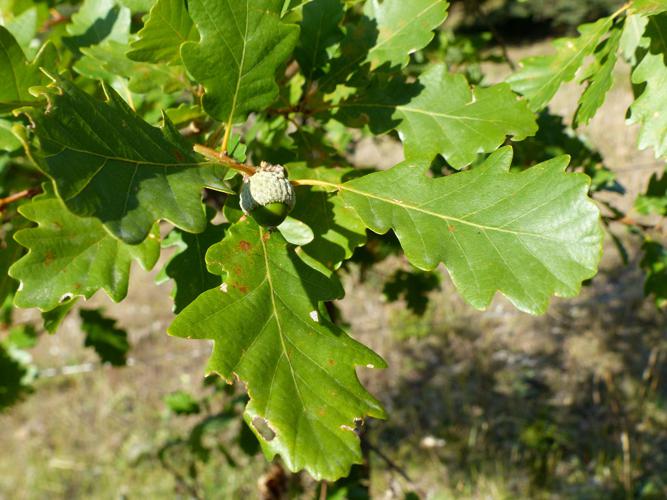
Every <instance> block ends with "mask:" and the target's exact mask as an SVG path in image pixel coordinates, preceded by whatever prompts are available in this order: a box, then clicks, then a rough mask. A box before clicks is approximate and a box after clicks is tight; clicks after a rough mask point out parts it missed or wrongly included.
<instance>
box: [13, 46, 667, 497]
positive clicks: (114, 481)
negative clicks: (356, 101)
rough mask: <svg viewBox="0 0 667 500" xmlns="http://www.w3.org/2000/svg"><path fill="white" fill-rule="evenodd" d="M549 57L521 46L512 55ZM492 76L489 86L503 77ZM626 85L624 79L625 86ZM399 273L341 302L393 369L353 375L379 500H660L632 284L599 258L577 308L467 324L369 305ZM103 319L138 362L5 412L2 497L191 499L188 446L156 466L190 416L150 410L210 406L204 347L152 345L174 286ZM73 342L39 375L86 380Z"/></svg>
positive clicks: (601, 131)
mask: <svg viewBox="0 0 667 500" xmlns="http://www.w3.org/2000/svg"><path fill="white" fill-rule="evenodd" d="M543 50H545V47H544V45H541V46H537V47H530V48H526V49H524V48H518V49H513V50H512V55H513V57H515V58H516V59H519V58H520V57H523V56H524V55H526V54H527V53H530V52H540V51H543ZM487 69H488V70H489V71H490V74H491V79H499V78H500V77H501V76H502V72H503V71H504V70H503V69H502V68H487ZM626 76H627V75H623V74H622V71H621V74H619V78H618V80H619V82H621V81H623V82H625V81H627V78H626ZM573 95H574V92H573V88H572V87H567V88H565V89H564V90H563V91H561V92H560V93H559V95H558V96H557V98H556V100H555V105H554V108H555V111H556V112H559V113H563V114H565V115H566V116H570V115H571V114H572V112H573V111H574V104H573V103H574V99H573ZM630 101H631V95H630V92H629V88H628V87H627V85H626V84H625V83H622V84H619V85H617V86H616V87H615V88H614V90H612V93H611V95H610V98H609V99H608V100H607V104H606V105H605V108H604V111H603V112H602V113H600V114H599V116H598V118H596V119H595V120H594V121H593V123H592V124H591V125H590V126H589V127H588V128H587V129H586V133H587V135H588V136H589V137H590V139H591V141H592V143H593V144H594V145H595V146H596V147H598V148H599V149H600V150H602V152H603V154H604V156H605V158H606V159H607V162H608V164H609V165H610V166H612V167H614V169H615V170H616V171H617V172H618V174H619V177H620V181H621V182H622V183H623V184H625V185H626V187H628V189H629V194H628V196H627V197H626V198H620V197H618V198H614V199H613V201H614V202H615V203H618V204H620V205H621V206H624V207H625V208H627V207H628V206H629V203H630V202H629V200H631V198H632V195H633V194H634V193H636V192H637V191H638V190H639V189H641V188H642V187H643V186H645V184H646V182H647V180H648V177H649V175H650V173H651V172H652V171H653V170H655V169H656V168H657V166H658V165H657V164H656V163H655V162H654V160H653V158H652V154H651V153H650V152H644V153H637V151H636V147H635V145H636V130H634V129H628V128H627V127H626V125H625V123H624V115H625V109H626V108H627V106H628V105H629V103H630ZM364 147H366V148H369V149H367V150H366V152H364V151H360V152H357V154H356V156H355V159H356V160H358V161H359V162H360V163H366V164H368V162H370V163H372V159H373V158H374V157H373V156H370V155H372V154H375V155H377V153H376V152H374V151H375V150H374V148H373V147H372V144H370V145H369V144H366V145H365V146H364ZM382 147H383V148H386V149H383V150H382V153H381V154H380V155H379V156H381V157H383V158H385V159H386V158H387V156H388V155H392V154H397V153H396V151H397V149H396V147H395V146H392V145H387V144H386V143H383V145H382ZM379 156H378V157H379ZM619 231H620V229H619ZM626 239H627V240H628V241H629V243H630V247H631V249H632V255H631V259H632V260H633V261H634V262H635V263H636V260H637V258H638V256H637V252H636V248H633V242H632V240H631V239H630V238H629V237H628V238H626ZM634 267H635V268H636V266H634ZM401 268H403V269H408V266H407V264H406V262H405V261H404V260H402V259H398V258H394V259H390V260H389V261H387V262H386V263H384V264H383V265H381V266H380V267H378V268H377V269H375V270H373V271H372V272H371V273H370V274H368V275H366V276H365V279H364V280H360V273H359V270H358V269H356V268H351V270H350V272H349V274H348V275H347V276H346V286H347V289H348V295H347V297H346V299H345V300H344V301H342V303H341V304H340V307H341V311H342V317H343V320H344V321H346V322H347V323H348V324H349V326H350V329H351V331H352V333H353V334H354V335H355V336H356V337H357V338H359V339H360V340H361V341H362V342H364V343H367V344H368V345H370V346H371V347H372V348H373V349H375V350H376V351H377V352H379V353H380V354H381V355H382V356H384V357H385V359H387V361H388V362H389V365H390V368H388V369H387V370H385V371H383V372H377V371H371V370H363V372H362V373H361V376H362V378H363V379H364V381H365V382H366V383H367V385H368V386H369V387H370V388H371V389H372V391H373V392H374V393H375V394H377V395H378V396H379V397H380V398H381V399H382V400H383V402H384V403H385V405H386V406H387V410H388V413H389V415H390V417H389V420H388V421H386V422H371V423H369V425H368V428H367V432H366V435H365V440H366V441H367V442H368V443H369V444H370V445H371V451H370V452H369V459H370V462H371V476H370V483H369V484H368V486H369V488H370V490H371V492H372V494H373V497H374V498H403V497H404V496H405V495H406V494H407V493H408V492H410V491H413V492H415V493H417V494H418V495H420V496H424V497H429V498H541V497H544V498H629V497H642V498H665V497H667V484H666V482H665V477H667V474H665V471H667V434H666V433H665V429H666V428H667V400H666V399H665V385H664V383H663V382H662V381H663V380H664V376H665V375H666V374H665V373H664V372H665V355H667V354H666V350H665V337H664V331H665V322H664V319H663V318H662V317H661V316H659V315H658V314H657V313H656V312H655V310H654V308H653V307H652V304H650V302H649V301H646V300H644V299H643V297H642V291H641V286H642V283H641V281H642V278H641V276H640V275H639V274H638V273H637V272H634V271H630V270H628V268H626V267H624V266H623V265H622V263H621V262H620V259H619V258H618V256H617V255H616V253H615V252H614V250H613V248H612V247H611V245H609V246H608V249H607V251H606V254H605V257H604V261H603V267H602V272H601V274H600V276H599V277H598V278H596V279H595V280H594V281H593V282H592V284H591V285H590V286H588V287H587V288H585V289H584V291H583V293H582V295H581V296H580V297H579V298H577V299H575V300H570V301H563V300H556V301H554V303H553V305H552V307H551V308H550V310H549V312H548V314H547V315H545V316H543V317H539V318H532V317H529V316H527V315H524V314H521V313H518V312H516V310H514V309H513V308H512V307H511V306H510V305H509V304H508V303H507V301H505V300H503V299H502V298H498V299H497V300H496V301H495V302H494V304H493V306H492V307H491V308H489V310H488V311H485V312H477V311H474V310H472V309H471V308H470V307H469V306H467V305H465V304H464V303H462V302H461V300H460V299H459V298H458V297H457V295H456V294H455V293H454V290H453V288H452V286H451V283H449V282H448V281H447V279H446V278H445V279H444V284H443V287H442V290H439V291H437V292H434V293H432V295H431V297H430V298H431V302H430V305H429V307H428V309H427V311H426V313H425V314H424V315H423V316H421V317H417V316H414V315H413V314H411V313H410V312H409V311H407V309H406V308H405V304H404V303H403V302H400V301H399V302H397V303H387V301H386V299H385V298H384V296H383V295H382V293H381V289H382V284H383V283H384V280H385V279H386V277H387V276H389V275H390V274H391V273H393V272H394V271H395V270H396V269H401ZM630 268H632V266H630ZM443 274H444V273H443ZM97 306H104V307H106V310H107V313H108V314H109V315H110V316H113V317H115V318H117V319H118V320H119V324H120V325H121V326H122V327H124V328H126V329H127V330H128V331H129V333H130V339H131V341H132V344H133V349H132V353H131V355H132V363H131V365H130V366H128V367H126V368H122V369H111V368H100V367H96V366H93V368H92V370H91V371H85V372H83V373H78V374H70V375H63V374H59V372H58V371H57V370H56V372H54V376H52V377H48V378H44V379H42V380H41V381H39V383H38V384H37V388H36V392H37V394H36V395H34V396H33V397H30V398H28V399H27V400H26V401H25V402H23V403H22V404H20V405H17V406H15V407H14V408H12V409H11V411H10V412H8V413H7V414H4V415H0V429H1V430H0V450H2V453H0V498H2V499H8V500H9V499H12V500H14V499H18V500H22V499H42V498H44V499H46V498H48V499H52V498H56V499H57V498H67V499H70V498H96V499H97V498H100V499H106V498H109V499H112V498H147V499H152V498H174V497H178V498H187V497H188V496H192V495H193V494H194V493H195V492H193V491H192V490H191V489H188V486H187V485H188V484H190V483H191V482H192V481H188V480H187V479H188V478H187V476H188V473H189V472H191V471H189V470H188V467H189V462H188V460H189V455H188V453H189V452H188V451H187V449H185V448H179V447H178V446H176V447H175V448H174V453H172V454H171V456H169V457H167V459H166V461H165V462H164V463H161V461H160V460H159V458H158V456H157V453H158V451H159V450H160V448H161V447H162V446H164V445H165V444H166V443H168V442H170V441H171V442H173V441H174V440H175V439H177V438H179V437H186V436H187V434H188V432H189V429H190V428H191V427H192V426H193V425H195V424H196V422H197V419H198V417H176V416H173V415H171V414H169V413H168V412H167V411H166V410H165V406H164V404H163V402H162V399H163V397H164V396H165V395H167V394H169V393H171V392H172V391H175V390H186V391H189V392H191V393H193V394H196V395H201V394H204V393H206V392H207V389H205V388H203V387H202V383H201V380H202V374H203V370H204V364H205V360H206V358H207V356H208V353H209V351H210V346H209V345H208V344H207V343H205V342H192V341H184V340H181V339H175V338H171V337H168V336H166V335H165V334H164V331H165V329H166V326H167V325H168V323H169V321H170V320H171V317H172V315H171V313H170V304H169V300H168V288H167V287H164V286H163V287H156V286H155V285H154V284H153V276H152V275H151V274H146V273H143V272H142V271H141V270H139V269H135V270H134V272H133V277H132V283H131V292H130V297H129V300H126V301H125V302H124V303H123V304H120V305H115V304H111V303H110V302H109V301H108V300H106V299H105V298H103V297H96V298H95V299H94V300H93V301H91V303H89V304H86V307H97ZM34 317H35V316H34V314H33V313H31V312H25V313H22V315H21V319H22V320H24V321H29V320H31V319H34ZM82 343H83V337H82V334H81V332H80V330H79V325H78V322H77V320H76V319H68V320H67V321H66V322H65V324H64V326H63V327H62V329H61V331H60V332H59V333H58V335H56V336H53V337H48V338H44V339H42V341H41V342H40V345H39V346H38V348H37V349H35V352H34V353H33V354H34V357H35V360H36V362H37V364H38V365H39V366H40V367H42V368H51V367H56V368H57V367H63V366H70V365H77V366H81V365H82V364H84V363H87V362H91V361H94V360H95V357H94V355H92V354H91V353H90V352H88V351H87V350H85V349H83V347H82ZM84 368H86V365H84ZM221 398H223V399H225V400H229V399H230V398H231V396H224V397H223V396H221ZM211 412H213V413H214V409H211ZM237 432H238V429H236V428H235V427H234V426H233V425H232V426H231V427H225V426H223V428H222V429H221V430H220V431H219V433H213V434H212V435H210V436H208V437H207V439H214V440H215V439H220V442H222V443H231V441H232V440H233V439H234V438H235V436H236V435H237ZM225 453H227V455H226V454H225ZM383 457H385V458H383ZM386 459H389V460H386ZM391 463H395V464H399V466H400V469H401V470H400V471H399V470H397V468H395V467H393V466H392V465H391ZM231 464H235V466H233V465H231ZM270 467H271V466H270V464H267V463H266V462H265V460H264V459H263V457H261V456H254V457H248V456H247V455H246V454H245V453H243V452H242V451H241V450H240V449H239V447H238V446H233V445H230V446H229V447H228V449H227V450H225V451H221V450H217V451H215V452H214V453H213V454H212V455H211V457H210V459H209V461H208V462H207V463H205V464H202V465H200V467H199V469H198V480H197V482H196V488H198V489H197V491H196V493H197V495H199V496H202V497H205V498H239V497H257V496H258V495H259V488H258V479H260V477H261V476H262V475H263V474H266V473H274V472H275V470H273V471H272V470H271V469H270ZM181 476H185V480H183V478H182V477H181ZM404 476H407V477H408V478H406V477H404ZM263 482H266V481H263ZM288 483H289V485H290V487H291V488H292V490H293V491H294V492H298V491H301V493H293V494H292V496H301V497H304V498H312V497H313V496H314V488H315V486H316V485H314V484H313V483H312V482H311V481H309V480H308V478H307V477H305V476H299V477H294V478H290V479H289V480H288Z"/></svg>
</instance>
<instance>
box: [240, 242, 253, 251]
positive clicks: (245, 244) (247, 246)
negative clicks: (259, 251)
mask: <svg viewBox="0 0 667 500" xmlns="http://www.w3.org/2000/svg"><path fill="white" fill-rule="evenodd" d="M239 248H240V249H241V251H242V252H247V251H248V250H250V249H251V248H252V245H251V244H250V243H248V242H247V241H245V240H241V241H240V242H239Z"/></svg>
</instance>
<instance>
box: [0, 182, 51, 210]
mask: <svg viewBox="0 0 667 500" xmlns="http://www.w3.org/2000/svg"><path fill="white" fill-rule="evenodd" d="M41 192H42V190H41V189H40V188H30V189H24V190H23V191H19V192H18V193H14V194H11V195H9V196H7V197H6V198H0V212H2V211H3V210H4V209H5V207H6V206H7V205H9V204H10V203H14V202H16V201H19V200H22V199H24V198H32V197H33V196H35V195H36V194H39V193H41Z"/></svg>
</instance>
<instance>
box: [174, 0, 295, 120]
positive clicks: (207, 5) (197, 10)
mask: <svg viewBox="0 0 667 500" xmlns="http://www.w3.org/2000/svg"><path fill="white" fill-rule="evenodd" d="M188 5H189V8H190V16H191V17H192V20H193V21H194V23H195V25H196V27H197V29H198V31H199V34H200V36H201V40H200V41H199V42H198V43H195V42H188V43H186V44H184V45H183V46H182V47H181V56H182V58H183V62H184V63H185V66H186V67H187V69H188V71H189V72H190V73H191V74H192V76H193V77H194V79H195V80H197V81H198V82H199V83H201V84H202V85H203V86H204V88H205V89H206V94H205V95H204V99H203V104H204V109H205V110H206V111H207V112H208V113H209V114H210V115H211V116H213V117H214V118H217V119H218V120H221V121H224V122H227V123H230V122H237V121H240V120H244V119H245V118H246V115H247V114H248V113H249V112H251V111H257V110H262V109H263V108H265V107H267V106H268V105H270V104H271V103H272V102H273V100H274V99H275V98H276V97H277V96H278V85H277V84H276V78H275V76H276V71H277V69H278V67H279V66H280V65H281V64H282V63H284V62H285V61H286V60H287V58H288V57H289V56H290V54H291V53H292V50H293V49H294V47H295V45H296V42H297V40H298V37H299V27H298V26H296V25H293V24H288V23H285V22H283V21H282V20H281V19H280V13H281V9H282V1H281V0H246V1H244V2H238V1H234V0H190V2H189V4H188Z"/></svg>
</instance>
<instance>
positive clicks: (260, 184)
mask: <svg viewBox="0 0 667 500" xmlns="http://www.w3.org/2000/svg"><path fill="white" fill-rule="evenodd" d="M295 202H296V194H295V193H294V188H293V187H292V184H290V181H289V180H288V179H287V171H286V170H285V167H283V166H281V165H271V164H269V163H267V162H265V161H263V162H262V163H261V165H260V166H259V167H258V168H257V171H256V172H255V174H254V175H252V176H246V177H245V178H244V179H243V188H242V189H241V210H243V213H244V214H246V215H249V216H250V217H252V218H253V219H255V221H256V222H257V224H259V225H260V226H264V227H276V226H279V225H280V223H281V222H282V221H284V220H285V217H287V214H289V213H290V212H291V211H292V209H293V208H294V203H295Z"/></svg>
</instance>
